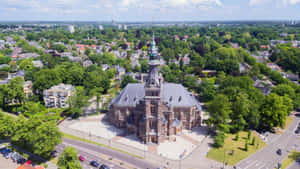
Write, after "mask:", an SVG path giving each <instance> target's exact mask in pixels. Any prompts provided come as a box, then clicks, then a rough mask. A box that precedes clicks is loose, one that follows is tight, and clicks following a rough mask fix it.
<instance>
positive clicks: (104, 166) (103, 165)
mask: <svg viewBox="0 0 300 169" xmlns="http://www.w3.org/2000/svg"><path fill="white" fill-rule="evenodd" d="M99 169H110V168H109V167H108V166H107V165H105V164H102V165H101V167H100V168H99Z"/></svg>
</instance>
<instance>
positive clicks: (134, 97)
mask: <svg viewBox="0 0 300 169" xmlns="http://www.w3.org/2000/svg"><path fill="white" fill-rule="evenodd" d="M144 96H145V88H144V84H142V83H130V84H128V85H127V86H126V87H125V88H124V89H123V90H122V91H121V92H120V93H119V95H118V96H116V97H115V98H114V99H113V100H112V101H111V104H112V105H116V106H136V104H137V103H138V102H139V101H140V100H142V99H143V98H144ZM162 100H163V102H165V103H166V104H167V106H169V107H192V106H197V108H198V110H201V106H200V104H199V102H198V101H197V100H196V98H195V97H194V96H193V95H192V93H190V92H189V91H188V90H187V89H186V88H184V87H183V86H182V85H181V84H175V83H164V84H163V85H162Z"/></svg>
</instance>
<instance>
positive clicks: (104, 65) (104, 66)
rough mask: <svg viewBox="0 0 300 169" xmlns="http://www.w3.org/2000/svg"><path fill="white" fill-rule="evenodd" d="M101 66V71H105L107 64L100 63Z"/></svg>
mask: <svg viewBox="0 0 300 169" xmlns="http://www.w3.org/2000/svg"><path fill="white" fill-rule="evenodd" d="M101 67H102V70H103V71H106V70H107V69H109V65H108V64H102V65H101Z"/></svg>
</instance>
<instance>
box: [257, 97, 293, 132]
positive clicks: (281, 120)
mask: <svg viewBox="0 0 300 169" xmlns="http://www.w3.org/2000/svg"><path fill="white" fill-rule="evenodd" d="M260 111H261V114H260V116H261V118H260V121H261V122H260V125H261V127H262V128H264V129H272V128H273V127H276V126H281V127H283V126H284V124H285V119H286V116H287V115H288V107H287V106H286V105H285V104H284V99H283V97H281V96H278V95H277V94H274V93H271V94H270V95H268V96H267V97H266V99H265V101H264V103H263V105H262V107H261V110H260Z"/></svg>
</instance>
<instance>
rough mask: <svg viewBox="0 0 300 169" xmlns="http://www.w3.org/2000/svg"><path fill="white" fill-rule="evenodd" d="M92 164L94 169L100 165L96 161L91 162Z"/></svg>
mask: <svg viewBox="0 0 300 169" xmlns="http://www.w3.org/2000/svg"><path fill="white" fill-rule="evenodd" d="M90 164H91V166H93V167H99V165H100V164H99V163H98V162H97V161H94V160H93V161H91V162H90Z"/></svg>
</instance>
